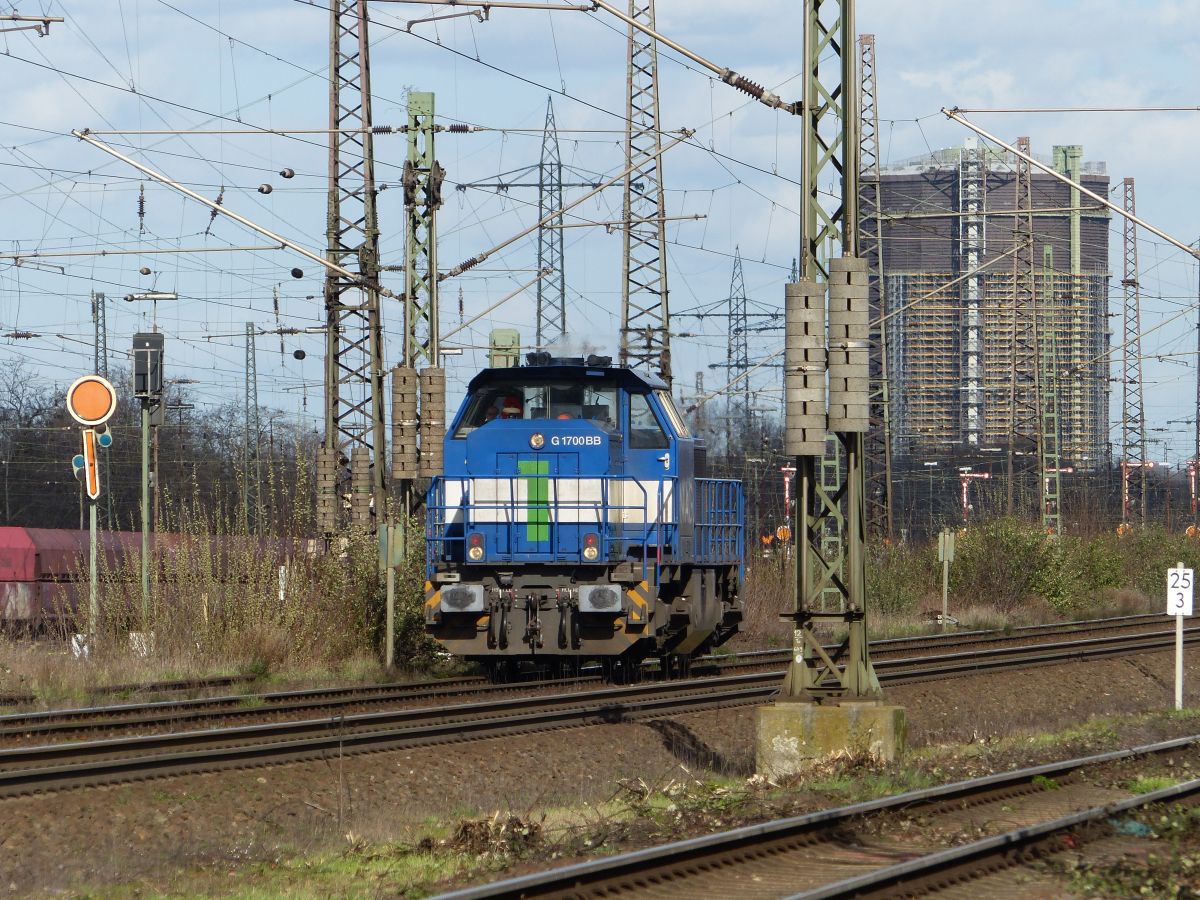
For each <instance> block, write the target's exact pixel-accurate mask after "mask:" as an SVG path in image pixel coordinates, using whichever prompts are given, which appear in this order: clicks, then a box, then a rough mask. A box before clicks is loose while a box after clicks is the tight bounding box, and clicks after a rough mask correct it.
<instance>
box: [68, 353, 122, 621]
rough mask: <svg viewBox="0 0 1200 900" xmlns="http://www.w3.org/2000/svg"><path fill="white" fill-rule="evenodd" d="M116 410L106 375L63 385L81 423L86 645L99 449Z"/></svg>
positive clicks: (95, 611)
mask: <svg viewBox="0 0 1200 900" xmlns="http://www.w3.org/2000/svg"><path fill="white" fill-rule="evenodd" d="M116 411H117V392H116V390H115V389H114V388H113V386H112V384H110V383H109V381H108V379H107V378H103V377H101V376H100V375H84V376H83V377H82V378H77V379H75V381H74V382H73V383H72V384H71V386H70V387H69V388H68V389H67V412H69V413H70V414H71V418H73V419H74V420H75V421H76V422H78V423H79V424H80V425H82V426H83V452H82V453H79V454H76V455H75V457H74V458H73V459H72V460H71V467H72V468H73V469H74V470H75V477H76V478H79V479H81V480H82V481H83V488H84V491H85V492H86V493H87V496H88V521H89V537H90V539H89V541H88V635H89V645H90V642H91V641H94V640H95V638H96V635H97V634H98V632H99V627H100V591H99V585H98V583H97V580H98V574H99V573H98V571H97V569H98V567H97V565H96V540H97V534H96V530H97V529H96V501H97V500H99V499H100V461H99V459H98V454H99V451H100V450H101V449H103V448H106V447H109V446H111V445H112V434H110V433H109V431H108V427H107V425H106V424H105V423H106V422H108V420H109V419H110V418H112V414H113V413H114V412H116Z"/></svg>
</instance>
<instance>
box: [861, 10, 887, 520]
mask: <svg viewBox="0 0 1200 900" xmlns="http://www.w3.org/2000/svg"><path fill="white" fill-rule="evenodd" d="M858 63H859V65H858V76H859V77H858V106H859V132H858V244H859V247H858V251H859V255H860V256H861V257H862V258H863V259H865V260H866V261H867V271H868V273H869V277H870V279H871V284H872V285H873V286H874V288H875V292H874V294H873V296H874V298H875V302H874V303H873V304H872V307H871V371H870V379H871V380H870V392H871V393H870V403H871V412H870V416H871V429H870V431H868V432H867V443H866V465H867V491H866V497H865V500H866V504H867V530H868V533H869V534H871V535H874V536H876V537H883V538H887V539H890V538H891V536H892V427H891V409H890V408H889V401H888V397H889V391H888V348H887V328H886V327H885V325H884V324H883V322H882V317H883V314H884V312H885V311H886V310H885V308H884V307H885V303H884V297H885V290H884V277H885V276H884V273H885V269H884V264H883V217H882V205H881V203H880V182H881V180H882V178H881V171H880V160H879V108H878V106H877V105H876V102H877V95H876V79H875V35H873V34H863V35H860V36H859V38H858Z"/></svg>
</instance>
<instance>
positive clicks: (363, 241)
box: [317, 0, 386, 537]
mask: <svg viewBox="0 0 1200 900" xmlns="http://www.w3.org/2000/svg"><path fill="white" fill-rule="evenodd" d="M367 23H368V17H367V0H332V3H331V4H330V18H329V34H330V37H329V129H330V133H329V189H328V214H327V220H326V258H327V259H328V260H329V261H330V262H334V263H337V264H338V265H340V266H342V267H344V268H347V269H349V270H350V271H352V272H357V274H358V275H359V278H358V279H349V278H346V277H344V276H341V275H338V274H336V273H333V272H329V273H327V274H326V277H325V291H324V298H325V324H326V329H327V335H326V346H325V439H324V444H323V447H322V458H321V460H320V465H319V466H318V495H317V518H318V528H319V529H320V530H321V531H322V532H323V533H324V534H325V535H326V536H327V537H329V536H333V535H334V534H337V533H339V532H341V531H343V530H344V527H345V524H344V523H345V517H344V515H343V503H342V502H341V500H342V496H343V495H344V494H346V493H348V492H349V482H350V458H351V455H352V454H353V451H354V450H355V449H356V448H361V450H362V451H364V452H366V453H368V454H369V455H370V471H371V494H372V501H373V504H374V509H375V516H376V518H377V519H380V520H381V519H382V516H383V511H384V501H385V496H384V471H385V459H386V456H385V437H384V386H383V371H384V370H383V330H382V326H381V322H380V314H379V291H378V285H379V222H378V217H377V215H376V210H375V199H376V190H375V162H374V144H373V139H372V132H371V125H372V123H371V75H370V53H369V46H370V44H369V40H368V33H367ZM361 524H368V525H369V523H361Z"/></svg>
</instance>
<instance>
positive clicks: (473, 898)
mask: <svg viewBox="0 0 1200 900" xmlns="http://www.w3.org/2000/svg"><path fill="white" fill-rule="evenodd" d="M1198 746H1200V735H1192V736H1190V737H1185V738H1178V739H1175V740H1170V741H1162V742H1159V743H1155V744H1147V745H1143V746H1140V747H1133V748H1129V749H1125V750H1117V751H1113V752H1110V753H1102V754H1097V755H1094V756H1087V757H1082V758H1076V759H1069V760H1062V761H1060V762H1054V763H1049V764H1045V765H1040V766H1033V767H1030V768H1025V769H1019V770H1016V771H1012V772H1003V773H1000V774H996V775H989V776H986V777H983V778H976V779H971V780H969V781H960V782H956V783H954V784H949V785H943V786H941V787H936V788H929V789H926V790H920V791H912V792H908V793H904V794H898V795H893V796H891V797H885V798H881V799H878V800H871V801H868V802H865V803H856V804H852V805H849V806H842V807H838V808H836V809H829V810H823V811H821V812H816V813H810V814H807V815H802V816H794V817H791V818H786V819H778V820H775V821H772V822H766V823H762V824H758V825H750V826H745V827H742V828H737V829H733V830H731V831H725V832H720V833H717V834H711V835H705V836H703V837H697V838H691V839H689V840H683V841H677V842H674V843H670V844H664V845H661V846H658V847H651V848H648V849H644V850H637V851H633V852H630V853H622V854H619V855H616V856H611V857H606V858H603V859H597V860H590V861H587V862H583V863H578V864H575V865H570V866H565V867H561V868H558V869H553V870H550V871H547V872H541V873H535V874H532V875H526V876H521V877H518V878H510V879H505V880H502V881H496V882H492V883H490V884H485V885H480V886H477V887H471V888H466V889H463V890H458V891H453V892H450V893H446V894H442V895H439V900H480V898H484V897H487V898H499V900H514V898H518V897H519V898H539V897H563V896H569V897H572V898H590V897H606V898H607V897H621V896H635V895H636V896H641V895H643V894H652V895H653V896H655V897H672V896H679V897H695V896H738V897H740V898H743V900H757V898H781V897H790V898H806V900H817V898H823V900H830V898H843V897H896V896H917V895H921V894H922V893H923V892H924V891H925V890H935V889H936V888H938V887H944V886H946V885H949V884H954V885H956V886H961V885H962V884H963V882H969V881H970V880H972V879H975V878H982V877H994V876H995V874H996V873H997V872H998V871H1002V870H1003V869H1004V868H1005V867H1007V866H1012V865H1015V864H1017V863H1019V862H1020V861H1021V860H1022V859H1023V858H1025V857H1024V854H1027V853H1030V852H1033V851H1034V850H1035V849H1040V850H1041V852H1043V853H1052V852H1055V851H1056V850H1057V849H1061V848H1062V846H1063V845H1062V843H1061V841H1059V842H1057V843H1054V838H1055V837H1056V836H1061V835H1062V834H1063V833H1064V832H1068V831H1072V830H1074V829H1076V828H1078V827H1080V826H1084V825H1088V824H1092V823H1096V822H1101V821H1103V820H1105V819H1108V818H1110V817H1112V816H1114V815H1119V814H1121V813H1123V812H1128V811H1130V810H1135V809H1138V808H1141V807H1144V806H1148V805H1152V804H1156V803H1163V802H1169V801H1172V800H1182V799H1186V798H1190V797H1194V796H1196V795H1200V779H1195V780H1190V781H1187V782H1184V783H1181V784H1176V785H1172V786H1170V787H1167V788H1164V789H1161V790H1156V791H1154V792H1152V793H1147V794H1141V795H1137V796H1132V797H1126V798H1123V799H1121V800H1118V801H1116V802H1108V803H1099V804H1091V803H1089V802H1087V801H1083V802H1082V805H1083V807H1084V808H1082V809H1071V810H1070V811H1068V812H1066V813H1065V814H1062V809H1063V808H1064V807H1067V808H1069V807H1070V805H1071V803H1072V802H1074V801H1073V800H1072V799H1071V798H1070V797H1067V796H1059V797H1056V798H1054V799H1055V800H1057V803H1051V804H1049V806H1051V807H1053V806H1057V807H1058V810H1059V812H1058V814H1054V813H1051V814H1050V815H1047V816H1044V817H1041V818H1039V820H1038V821H1036V822H1035V823H1033V824H1031V825H1027V826H1025V827H1021V828H1017V829H1013V830H1009V831H1005V832H1003V833H999V834H994V835H991V836H988V837H985V838H983V839H980V840H976V841H970V842H966V843H963V844H960V845H958V846H954V847H951V848H949V849H933V850H932V851H930V852H920V851H919V850H918V851H916V852H913V848H912V846H911V844H906V843H905V842H904V841H894V842H893V843H892V844H890V845H889V844H887V843H886V842H882V841H881V842H877V843H876V844H875V845H874V846H871V845H870V844H869V843H868V842H865V841H856V840H855V839H854V838H851V837H848V835H851V834H853V833H854V832H855V830H856V828H857V827H859V826H862V825H863V824H864V823H867V822H869V821H870V820H872V819H879V820H881V821H884V822H886V821H887V819H886V817H887V816H888V815H889V814H902V816H903V817H904V818H905V819H909V820H912V819H914V818H918V817H920V818H926V819H936V817H938V816H946V815H948V816H955V815H958V816H961V815H962V814H963V811H972V810H974V811H980V810H983V811H984V814H986V808H987V806H988V805H989V804H991V805H992V806H997V807H1000V808H1001V809H1002V810H1003V811H1006V812H1008V813H1011V812H1012V810H1013V809H1015V808H1017V807H1019V806H1020V805H1021V803H1022V801H1025V802H1026V803H1027V804H1029V805H1032V806H1034V807H1035V808H1036V806H1037V802H1038V801H1039V800H1042V801H1044V800H1045V798H1046V797H1048V796H1051V793H1052V792H1057V791H1059V790H1061V786H1060V785H1059V784H1058V781H1064V782H1066V783H1068V784H1070V783H1071V781H1070V780H1075V782H1076V783H1078V780H1079V776H1080V775H1081V773H1082V772H1084V771H1085V770H1087V769H1092V768H1095V767H1098V766H1103V765H1106V764H1112V763H1119V762H1123V761H1128V760H1138V759H1145V758H1149V757H1153V756H1157V755H1160V754H1165V753H1172V752H1176V751H1180V750H1195V749H1196V748H1197V747H1198ZM1051 784H1053V785H1054V787H1053V788H1048V787H1047V786H1048V785H1051ZM1035 817H1036V816H1035ZM864 870H867V871H864ZM982 895H983V896H986V893H984V894H982Z"/></svg>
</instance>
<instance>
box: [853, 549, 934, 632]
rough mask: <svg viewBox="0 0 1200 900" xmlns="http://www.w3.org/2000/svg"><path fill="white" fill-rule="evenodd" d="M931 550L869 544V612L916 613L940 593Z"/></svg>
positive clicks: (888, 613)
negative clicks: (923, 603) (922, 603)
mask: <svg viewBox="0 0 1200 900" xmlns="http://www.w3.org/2000/svg"><path fill="white" fill-rule="evenodd" d="M939 573H940V569H939V567H938V562H937V552H936V548H934V547H929V546H925V547H921V546H914V545H912V544H880V543H872V544H869V545H868V548H867V597H868V598H870V604H871V611H872V612H873V613H876V614H884V615H896V614H902V613H913V612H918V611H919V609H920V606H921V601H922V600H923V599H925V598H926V597H929V596H932V595H933V594H935V593H937V592H938V591H940V590H941V588H940V581H939V580H938V579H939V578H940V577H941V576H940V574H939Z"/></svg>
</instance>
